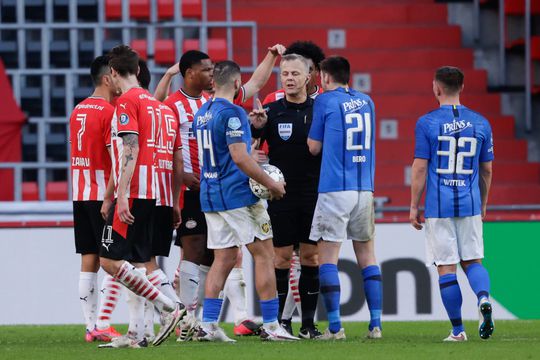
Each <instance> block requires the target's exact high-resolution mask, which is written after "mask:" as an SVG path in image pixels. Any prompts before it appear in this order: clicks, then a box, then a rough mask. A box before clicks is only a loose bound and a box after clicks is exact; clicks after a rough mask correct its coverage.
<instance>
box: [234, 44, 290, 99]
mask: <svg viewBox="0 0 540 360" xmlns="http://www.w3.org/2000/svg"><path fill="white" fill-rule="evenodd" d="M285 50H286V48H285V46H283V45H281V44H276V45H274V46H272V47H269V48H268V53H267V54H266V56H265V58H264V59H263V61H262V62H261V63H260V64H259V66H257V68H256V69H255V71H254V72H253V75H251V78H250V79H249V80H248V82H247V83H245V84H244V90H245V97H246V99H249V98H250V97H252V96H253V95H255V94H256V93H257V92H259V91H260V90H261V89H262V88H263V86H264V85H266V83H267V82H268V79H270V75H272V69H273V68H274V64H275V63H276V59H277V58H278V57H279V56H281V55H283V53H284V52H285Z"/></svg>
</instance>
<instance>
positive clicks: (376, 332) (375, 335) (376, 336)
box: [366, 326, 382, 339]
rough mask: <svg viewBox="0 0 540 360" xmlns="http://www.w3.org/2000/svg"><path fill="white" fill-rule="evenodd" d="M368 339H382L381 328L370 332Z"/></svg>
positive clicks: (375, 328) (376, 327)
mask: <svg viewBox="0 0 540 360" xmlns="http://www.w3.org/2000/svg"><path fill="white" fill-rule="evenodd" d="M366 338H367V339H382V331H381V328H380V327H378V326H375V327H374V328H373V329H371V330H369V331H368V333H367V335H366Z"/></svg>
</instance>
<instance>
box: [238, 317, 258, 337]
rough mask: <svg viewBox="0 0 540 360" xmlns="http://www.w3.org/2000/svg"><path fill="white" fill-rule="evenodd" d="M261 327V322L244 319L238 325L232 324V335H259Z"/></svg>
mask: <svg viewBox="0 0 540 360" xmlns="http://www.w3.org/2000/svg"><path fill="white" fill-rule="evenodd" d="M261 327H262V324H259V323H256V322H255V321H252V320H249V319H246V320H244V321H242V322H241V323H240V324H239V325H235V326H234V335H236V336H251V335H260V333H261Z"/></svg>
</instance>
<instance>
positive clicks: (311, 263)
mask: <svg viewBox="0 0 540 360" xmlns="http://www.w3.org/2000/svg"><path fill="white" fill-rule="evenodd" d="M305 237H306V239H307V238H308V237H309V230H308V231H307V233H306V234H305ZM299 253H300V264H301V272H300V279H299V284H298V288H299V292H300V303H301V307H302V315H301V316H302V327H301V328H300V334H299V335H300V337H303V338H308V339H313V338H317V337H319V336H320V335H321V333H320V332H319V330H318V329H317V327H316V326H315V323H314V318H315V312H316V310H317V302H318V300H319V288H320V281H319V259H318V248H317V244H316V243H314V242H312V241H309V242H307V241H306V242H300V248H299Z"/></svg>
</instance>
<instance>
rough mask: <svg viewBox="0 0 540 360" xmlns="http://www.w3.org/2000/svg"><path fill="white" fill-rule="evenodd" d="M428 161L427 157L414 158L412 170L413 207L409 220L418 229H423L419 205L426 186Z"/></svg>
mask: <svg viewBox="0 0 540 360" xmlns="http://www.w3.org/2000/svg"><path fill="white" fill-rule="evenodd" d="M427 165H428V161H427V160H426V159H418V158H417V159H414V162H413V165H412V170H411V208H410V212H409V221H410V222H411V225H412V226H413V227H414V228H415V229H416V230H422V224H421V223H420V213H419V211H418V206H419V204H420V198H421V197H422V194H423V193H424V188H425V187H426V174H427Z"/></svg>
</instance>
